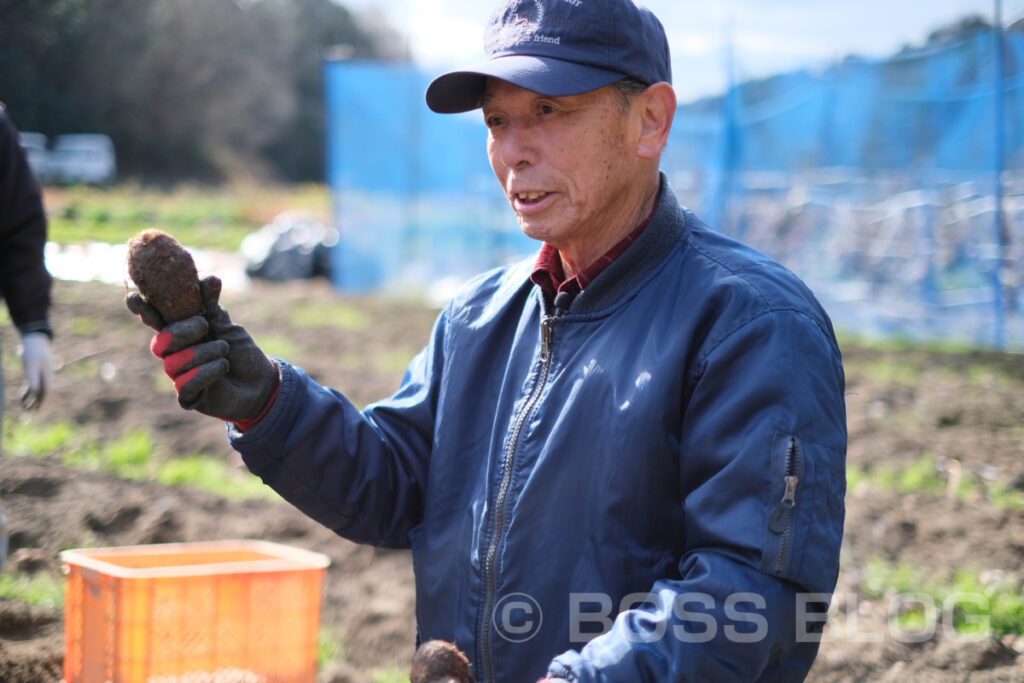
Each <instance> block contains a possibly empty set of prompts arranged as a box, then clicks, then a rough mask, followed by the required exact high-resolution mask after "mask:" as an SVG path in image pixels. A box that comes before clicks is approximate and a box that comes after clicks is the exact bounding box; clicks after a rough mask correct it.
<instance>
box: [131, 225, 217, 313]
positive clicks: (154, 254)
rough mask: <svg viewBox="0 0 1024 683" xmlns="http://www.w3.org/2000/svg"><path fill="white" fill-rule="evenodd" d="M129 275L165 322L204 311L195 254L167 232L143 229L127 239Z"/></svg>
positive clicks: (143, 296) (140, 292)
mask: <svg viewBox="0 0 1024 683" xmlns="http://www.w3.org/2000/svg"><path fill="white" fill-rule="evenodd" d="M128 275H130V276H131V278H132V280H133V281H134V282H135V284H136V286H138V288H139V294H140V295H141V296H142V298H143V299H145V300H146V302H147V303H149V305H150V306H152V307H153V308H155V309H156V310H157V312H159V313H160V315H161V316H162V317H163V319H164V321H165V322H167V323H173V322H177V321H179V320H184V319H185V318H190V317H192V316H194V315H200V314H202V313H203V300H202V297H201V295H200V292H199V276H198V273H197V272H196V264H195V262H194V261H193V260H192V255H191V254H189V253H188V252H187V251H186V250H185V249H184V248H183V247H182V246H181V245H180V244H178V242H177V241H176V240H175V239H174V238H173V237H171V236H170V235H168V234H167V233H164V232H161V231H160V230H144V231H142V232H140V233H139V234H138V235H136V236H135V237H133V238H131V239H130V240H129V241H128Z"/></svg>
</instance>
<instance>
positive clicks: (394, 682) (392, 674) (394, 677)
mask: <svg viewBox="0 0 1024 683" xmlns="http://www.w3.org/2000/svg"><path fill="white" fill-rule="evenodd" d="M367 675H368V676H369V677H370V682H371V683H409V672H408V671H406V670H405V669H400V668H398V667H395V668H391V669H373V670H372V671H369V672H367Z"/></svg>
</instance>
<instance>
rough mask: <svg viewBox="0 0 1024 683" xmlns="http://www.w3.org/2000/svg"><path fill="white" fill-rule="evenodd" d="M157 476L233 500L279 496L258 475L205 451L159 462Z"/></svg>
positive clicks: (274, 497)
mask: <svg viewBox="0 0 1024 683" xmlns="http://www.w3.org/2000/svg"><path fill="white" fill-rule="evenodd" d="M154 478H155V479H156V480H157V481H159V482H160V483H161V484H167V485H171V486H187V487H189V488H195V489H199V490H202V491H209V492H210V493H216V494H217V495H219V496H222V497H224V498H229V499H232V500H250V499H254V498H258V499H264V500H280V498H279V497H278V495H277V494H276V493H274V491H273V490H272V489H270V488H269V487H267V486H265V485H264V484H263V482H262V481H260V480H259V479H258V478H257V477H254V476H252V475H250V474H248V473H246V472H241V471H239V470H237V469H234V468H231V467H229V466H228V465H227V464H226V463H224V462H223V461H222V460H217V459H215V458H210V457H207V456H203V455H186V456H179V457H174V458H171V459H169V460H167V461H165V462H163V463H160V465H158V466H157V468H156V472H155V476H154Z"/></svg>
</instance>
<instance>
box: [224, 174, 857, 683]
mask: <svg viewBox="0 0 1024 683" xmlns="http://www.w3.org/2000/svg"><path fill="white" fill-rule="evenodd" d="M529 272H530V262H524V263H522V264H519V265H516V266H512V267H509V268H506V269H501V270H497V271H494V272H490V273H487V274H484V275H482V276H480V277H478V278H476V279H475V280H474V281H472V282H470V283H469V284H468V285H467V286H466V287H464V288H463V289H462V291H461V293H460V294H458V295H457V296H456V297H455V299H454V300H453V301H452V302H451V304H450V305H449V306H448V307H447V309H446V310H444V311H443V312H442V314H441V315H440V317H439V318H438V320H437V323H436V325H435V327H434V330H433V334H432V337H431V340H430V343H429V345H428V346H427V348H426V349H425V350H424V351H423V352H422V353H420V354H419V355H418V356H417V357H416V358H415V359H414V360H413V361H412V363H411V365H410V366H409V369H408V372H407V373H406V376H405V379H404V381H403V383H402V385H401V387H400V388H399V389H398V392H397V393H396V394H395V395H394V396H392V397H391V398H389V399H387V400H385V401H381V402H380V403H376V404H373V405H371V406H369V407H367V408H366V409H365V410H363V411H359V410H357V409H356V408H354V407H353V406H352V405H351V404H350V403H349V402H348V401H347V400H346V399H345V398H344V397H343V396H342V395H341V394H339V393H337V392H335V391H333V390H331V389H327V388H324V387H321V386H319V385H317V384H316V383H315V382H313V381H312V380H311V379H310V378H309V377H308V376H306V375H305V374H304V373H303V372H302V371H301V370H299V369H297V368H294V367H292V366H290V365H288V364H286V363H283V362H282V363H281V364H280V368H281V377H282V381H281V388H280V391H279V394H278V398H277V400H276V402H275V403H274V405H273V407H272V408H271V410H270V412H269V413H268V415H267V416H266V417H265V418H264V419H263V421H262V422H260V423H259V424H258V425H257V426H256V427H255V428H254V429H252V430H250V431H248V432H246V433H245V434H241V433H239V432H237V431H234V430H232V432H231V440H232V443H233V445H234V447H235V448H236V449H238V450H239V451H240V452H241V454H242V456H243V458H244V460H245V462H246V464H247V465H248V467H249V468H250V469H251V470H252V471H253V472H254V473H256V474H257V475H259V476H260V477H261V478H262V479H263V480H264V481H265V482H266V483H267V484H268V485H270V486H272V487H273V488H274V489H276V490H277V491H278V492H280V493H281V494H282V496H284V498H286V499H287V500H289V501H291V502H292V503H293V504H295V505H296V506H297V507H299V508H300V509H301V510H303V511H304V512H305V513H306V514H308V515H309V516H311V517H313V518H314V519H316V520H318V521H320V522H321V523H323V524H324V525H326V526H327V527H329V528H331V529H333V530H335V531H336V532H337V533H338V534H340V535H342V536H344V537H346V538H349V539H352V540H354V541H357V542H365V543H372V544H376V545H382V546H389V547H399V548H408V547H411V548H412V553H413V562H414V567H415V576H416V597H417V604H416V617H417V623H418V628H419V634H418V635H419V637H420V638H422V639H423V640H427V639H433V638H441V639H445V640H450V641H454V642H456V643H457V644H458V646H459V647H460V648H461V649H462V650H463V651H465V652H466V653H467V655H468V656H469V658H470V659H471V661H472V663H473V671H474V674H475V675H476V677H477V679H478V680H481V681H510V682H512V683H533V682H534V681H536V680H537V679H538V678H540V677H542V676H544V675H545V673H546V672H547V673H548V675H552V676H558V677H562V678H566V679H569V680H578V681H602V682H605V681H607V682H611V681H623V682H629V683H636V682H637V681H659V682H660V681H690V680H693V681H755V680H773V681H774V680H786V681H789V680H800V679H802V678H803V677H804V675H805V674H806V673H807V670H808V669H809V668H810V665H811V662H812V661H813V659H814V656H815V654H816V651H817V643H816V642H814V640H815V639H814V632H815V631H820V628H821V625H822V624H821V617H820V613H819V612H818V611H816V610H821V609H824V606H823V604H822V603H823V602H825V601H827V600H828V596H827V595H822V594H828V593H830V592H831V591H832V590H833V588H834V586H835V581H836V577H837V573H838V567H839V545H840V539H841V536H842V528H843V510H844V506H843V496H844V491H845V471H844V469H845V449H846V427H845V410H844V403H843V371H842V366H841V364H840V354H839V350H838V348H837V346H836V342H835V339H834V336H833V332H832V328H831V324H830V322H829V320H828V317H827V316H826V314H825V312H824V311H823V310H822V309H821V307H820V306H819V305H818V303H817V302H816V301H815V299H814V297H813V295H812V294H811V293H810V291H809V290H808V289H807V288H806V287H805V286H804V285H803V283H801V282H800V281H799V280H798V279H797V278H796V277H795V276H794V275H792V274H791V273H790V272H789V271H787V270H785V269H784V268H783V267H781V266H780V265H778V264H777V263H775V262H774V261H772V260H770V259H768V258H767V257H765V256H763V255H761V254H758V253H757V252H755V251H753V250H751V249H749V248H747V247H744V246H742V245H740V244H738V243H737V242H734V241H732V240H730V239H728V238H726V237H724V236H722V235H720V234H717V233H715V232H713V231H711V230H709V229H708V228H707V227H705V226H704V225H702V224H701V223H700V221H699V220H697V218H695V217H694V215H693V214H692V213H690V212H688V211H687V210H685V209H683V208H681V207H680V206H679V205H678V203H677V201H676V199H675V197H674V196H673V194H672V192H671V190H670V189H669V188H668V187H667V184H666V183H665V181H664V179H663V181H662V191H661V195H660V198H659V201H658V207H657V209H656V211H655V215H654V217H653V219H652V221H651V223H650V224H649V225H648V227H647V228H646V230H645V231H644V232H643V233H642V235H641V236H640V237H639V239H638V240H637V241H636V242H635V243H634V244H633V245H631V246H630V248H629V249H628V250H627V251H626V252H625V254H624V255H623V256H621V257H620V258H619V259H618V260H616V261H615V262H614V263H613V264H612V265H611V266H609V267H608V268H607V269H606V270H605V271H604V272H603V273H601V274H600V275H599V276H598V277H597V278H596V279H595V280H594V281H593V282H592V283H591V284H590V285H588V287H587V288H586V289H585V290H584V291H583V292H582V293H580V294H579V295H578V296H577V297H576V299H575V300H573V301H572V303H571V306H569V308H568V310H566V311H564V312H560V311H555V310H553V307H552V306H551V304H549V303H547V302H546V301H545V300H544V298H543V297H542V296H541V295H540V292H539V290H538V288H536V287H535V286H534V285H533V284H532V283H531V282H530V280H529ZM808 594H809V595H808ZM616 615H617V616H616ZM595 636H597V637H595ZM588 641H589V642H588Z"/></svg>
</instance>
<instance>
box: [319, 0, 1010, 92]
mask: <svg viewBox="0 0 1024 683" xmlns="http://www.w3.org/2000/svg"><path fill="white" fill-rule="evenodd" d="M339 1H340V2H341V3H342V4H344V5H346V6H347V7H349V8H350V9H352V10H353V11H355V12H357V13H364V12H365V13H376V14H378V15H383V17H384V18H385V19H386V20H387V21H388V23H389V24H390V25H391V26H393V27H394V28H395V29H397V30H398V31H399V33H400V34H402V35H403V36H404V37H405V38H406V39H407V40H408V42H409V46H410V49H411V51H412V54H413V57H414V59H415V60H416V61H417V62H419V63H421V64H422V65H423V66H424V67H426V68H428V69H436V70H437V72H438V73H441V72H443V71H444V70H446V69H451V68H458V67H459V66H464V65H468V64H473V63H476V62H479V61H481V60H482V59H483V57H484V55H483V34H484V27H485V25H486V23H487V18H488V16H489V15H490V11H491V9H492V8H493V7H494V6H495V5H496V4H497V2H496V0H389V1H388V2H381V0H339ZM641 4H644V5H646V6H647V7H648V8H650V9H651V10H652V11H653V12H654V13H655V14H656V15H658V17H659V18H660V19H661V21H662V24H664V26H665V31H666V33H667V34H668V38H669V46H670V48H671V50H672V71H673V81H674V82H673V85H674V86H675V89H676V93H677V95H678V97H679V99H680V101H681V102H685V101H689V100H692V99H696V98H698V97H702V96H704V95H710V94H715V93H718V92H721V91H722V90H723V89H724V86H725V84H726V83H727V82H728V79H727V73H726V71H727V69H726V67H725V64H726V58H725V55H726V54H727V52H728V50H727V48H726V46H727V45H728V44H729V43H730V42H731V43H732V45H733V48H732V54H733V63H734V69H735V72H736V76H737V77H738V79H739V80H745V79H748V78H759V77H763V76H768V75H771V74H773V73H779V72H782V71H787V70H790V69H793V68H797V67H809V68H817V67H823V66H825V65H827V64H829V63H830V62H833V61H835V60H836V59H839V58H841V57H844V56H846V55H848V54H857V55H860V56H864V57H883V56H886V55H889V54H892V53H894V52H897V51H898V50H899V49H900V48H901V47H902V46H904V45H906V44H921V43H923V42H924V41H925V40H926V38H927V36H928V34H929V33H930V32H931V31H932V30H934V29H935V28H938V27H940V26H944V25H947V24H949V23H951V22H953V21H955V20H957V19H959V18H961V17H963V16H965V15H968V14H980V15H982V16H984V17H985V18H986V19H988V20H989V21H991V20H992V17H993V16H994V7H995V0H856V1H854V0H768V1H765V0H719V1H718V2H715V1H714V0H711V1H708V0H705V2H702V3H698V2H694V1H693V0H644V1H642V2H641ZM1002 13H1003V21H1004V24H1010V23H1012V22H1014V21H1016V20H1018V19H1021V18H1024V0H1002ZM730 36H731V41H730V40H729V37H730Z"/></svg>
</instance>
